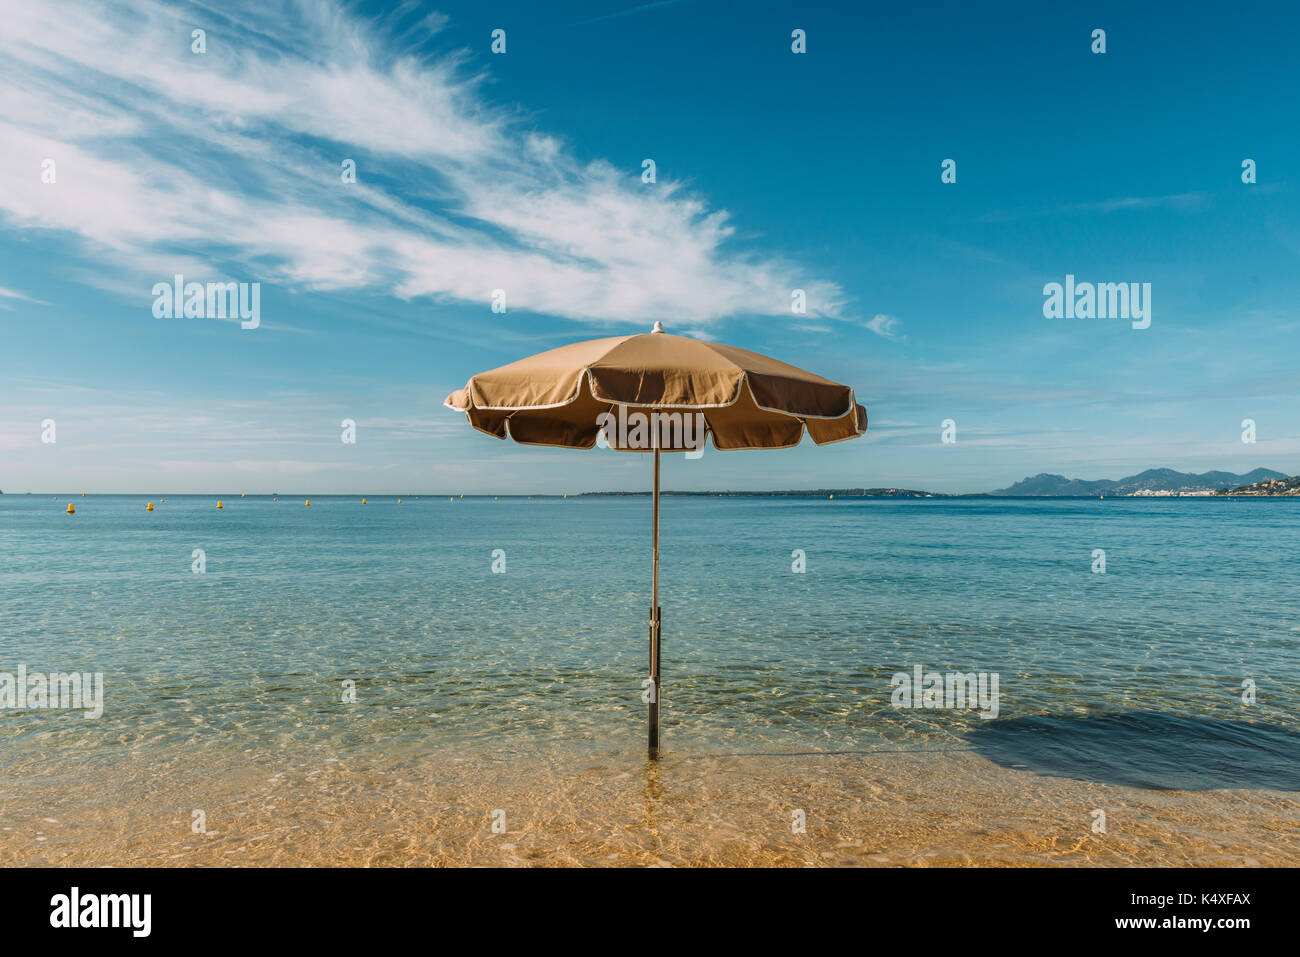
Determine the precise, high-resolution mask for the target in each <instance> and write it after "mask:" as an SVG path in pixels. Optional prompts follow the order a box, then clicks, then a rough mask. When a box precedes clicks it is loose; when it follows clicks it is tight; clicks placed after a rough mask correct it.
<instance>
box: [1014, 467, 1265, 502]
mask: <svg viewBox="0 0 1300 957" xmlns="http://www.w3.org/2000/svg"><path fill="white" fill-rule="evenodd" d="M1282 478H1286V474H1285V473H1283V472H1275V471H1273V470H1272V469H1255V470H1254V471H1251V472H1247V473H1245V474H1244V475H1234V474H1233V473H1232V472H1202V473H1200V474H1199V475H1198V474H1196V473H1194V472H1176V471H1174V470H1173V469H1147V470H1146V471H1145V472H1139V473H1138V474H1137V475H1130V476H1128V477H1127V478H1122V479H1118V480H1111V479H1095V480H1091V481H1090V480H1087V479H1070V478H1066V477H1065V476H1064V475H1050V474H1048V473H1046V472H1042V473H1039V474H1038V475H1031V476H1029V477H1028V478H1026V479H1022V480H1021V481H1019V482H1017V483H1016V484H1014V485H1011V486H1008V487H1007V488H1002V489H998V490H997V491H996V492H992V493H991V494H993V495H1009V496H1026V497H1029V496H1036V495H1066V496H1095V495H1132V494H1133V493H1135V492H1142V491H1150V492H1214V491H1219V490H1220V489H1230V488H1238V487H1241V486H1245V485H1251V484H1254V483H1256V482H1265V481H1268V480H1269V479H1282Z"/></svg>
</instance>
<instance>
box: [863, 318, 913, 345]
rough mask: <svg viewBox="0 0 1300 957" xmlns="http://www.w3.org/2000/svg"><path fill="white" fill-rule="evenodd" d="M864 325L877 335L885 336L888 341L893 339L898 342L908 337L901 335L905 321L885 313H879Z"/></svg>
mask: <svg viewBox="0 0 1300 957" xmlns="http://www.w3.org/2000/svg"><path fill="white" fill-rule="evenodd" d="M863 325H864V326H866V327H867V328H868V329H870V330H871V331H872V332H874V333H875V334H876V335H878V336H883V337H884V338H886V339H893V340H894V341H896V342H898V341H901V340H903V339H905V338H906V336H903V335H900V334H899V330H900V329H901V328H902V325H903V321H902V320H901V319H899V318H898V317H897V316H887V315H885V314H884V313H883V312H882V313H877V314H876V315H874V316H872V317H871V318H870V319H868V320H867V321H866V322H864V323H863Z"/></svg>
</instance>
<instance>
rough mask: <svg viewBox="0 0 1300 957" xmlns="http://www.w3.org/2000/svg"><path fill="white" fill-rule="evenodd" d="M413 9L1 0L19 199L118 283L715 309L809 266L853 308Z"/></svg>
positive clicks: (799, 280)
mask: <svg viewBox="0 0 1300 957" xmlns="http://www.w3.org/2000/svg"><path fill="white" fill-rule="evenodd" d="M412 16H414V14H412V12H411V11H410V10H408V9H403V10H401V11H400V12H399V15H394V16H390V17H389V19H388V20H387V21H386V22H385V23H384V24H380V25H376V24H375V23H372V22H369V21H364V20H361V19H359V18H357V17H355V16H353V15H351V14H349V13H347V12H345V11H344V10H342V9H341V8H339V7H337V6H335V5H333V4H331V3H326V2H318V3H308V2H302V3H286V4H273V5H270V6H267V7H261V6H251V7H249V8H247V9H244V10H241V11H240V12H239V14H238V16H237V18H236V17H235V16H233V15H231V14H230V13H229V12H227V11H222V12H216V11H214V10H211V9H208V8H204V7H200V6H194V7H179V8H178V7H175V6H170V7H169V6H164V5H162V4H159V3H155V2H151V0H125V2H123V3H119V4H116V5H115V6H114V9H113V10H112V11H111V13H110V12H109V11H107V10H106V9H105V8H103V7H102V6H100V5H96V4H89V3H80V2H77V0H70V2H67V3H63V4H60V5H59V7H58V8H57V11H51V10H50V9H49V8H44V7H42V6H40V5H36V4H30V3H27V2H23V0H13V2H10V0H3V2H0V17H2V18H3V21H4V23H5V30H4V32H3V34H0V76H3V78H4V79H3V80H0V176H3V177H4V179H5V181H6V188H5V190H4V191H3V192H0V221H3V222H6V223H7V224H9V225H10V226H17V227H21V228H28V229H31V228H39V229H46V230H52V231H56V232H57V233H59V234H66V235H69V236H72V237H76V238H77V239H78V240H79V241H80V242H81V244H82V248H83V252H84V254H85V255H86V256H87V257H88V258H90V259H92V260H93V261H94V262H95V263H96V264H97V265H98V266H99V267H101V268H99V269H97V270H95V271H94V272H92V273H91V275H92V276H93V277H94V278H95V280H96V282H97V284H99V285H101V286H103V287H104V288H108V289H111V290H113V291H115V292H116V293H119V294H120V293H122V292H123V291H124V289H125V288H128V287H134V286H135V284H136V282H137V279H138V280H139V282H140V284H142V285H141V288H143V289H145V290H147V288H148V285H146V284H145V283H151V282H152V281H154V280H157V279H159V278H165V277H168V276H170V275H171V274H172V273H173V272H177V271H186V270H189V271H191V272H192V271H193V270H195V269H203V271H204V274H203V275H202V276H194V277H193V278H201V279H203V280H215V279H218V278H238V279H247V280H260V281H263V282H278V283H282V284H285V285H287V286H291V287H294V288H303V289H320V290H354V289H369V290H378V291H381V292H386V293H390V294H393V295H395V296H398V297H402V298H407V299H410V298H417V297H429V298H432V299H433V300H435V301H453V300H454V301H463V302H470V303H482V304H483V306H484V309H487V308H488V303H489V300H490V298H491V296H492V293H493V290H496V289H503V290H505V292H506V296H507V307H508V308H509V309H510V310H511V311H534V312H539V313H545V314H551V315H556V316H564V317H569V318H572V319H577V320H582V321H591V322H611V321H613V322H617V321H631V322H636V323H638V324H644V323H645V322H646V321H647V320H649V319H652V318H662V317H668V316H671V317H672V318H673V319H674V320H675V321H679V322H680V321H689V322H693V323H697V324H698V323H709V322H711V321H713V320H717V319H720V318H722V317H725V316H731V315H739V314H747V315H771V316H775V315H783V314H785V313H787V312H788V309H789V297H790V290H791V289H792V288H795V287H799V288H804V289H806V290H807V291H808V299H809V309H810V312H812V313H814V314H817V315H822V316H825V317H829V318H840V312H841V309H842V305H841V304H842V302H843V296H842V294H841V291H840V289H839V287H838V286H837V285H836V284H835V283H833V282H830V281H826V280H824V279H819V278H817V277H816V276H809V275H808V274H807V272H806V271H805V270H803V269H801V268H799V267H797V266H794V265H792V264H790V263H787V262H783V261H781V260H780V259H779V258H776V257H772V256H763V255H758V254H755V253H752V252H748V251H746V250H744V249H741V248H740V247H739V246H738V244H737V242H736V240H735V237H734V235H733V227H732V225H731V223H730V220H729V217H728V214H727V213H726V212H725V211H723V210H718V209H714V208H712V207H711V206H710V205H709V204H708V203H707V201H706V200H705V199H704V198H702V197H701V196H699V195H695V194H692V193H691V192H689V191H688V190H687V189H686V188H685V187H684V186H682V185H681V184H678V183H674V182H671V181H665V180H663V179H661V180H660V182H658V183H656V184H642V183H641V180H640V170H639V168H638V169H635V170H626V169H621V168H615V167H613V166H611V165H609V164H608V163H605V162H601V161H593V162H588V161H583V160H580V159H578V158H577V157H576V156H575V155H574V153H573V152H572V151H571V150H570V149H569V148H568V147H567V146H566V144H565V143H564V142H563V141H562V139H560V138H559V137H557V136H555V135H550V134H547V133H545V132H539V131H537V130H536V129H534V128H531V127H528V126H526V125H525V122H524V121H523V120H522V119H520V118H519V117H518V115H517V114H516V113H515V112H512V111H510V110H508V109H506V108H505V107H503V106H498V105H495V104H492V103H490V102H489V101H488V100H487V98H486V97H485V95H484V94H483V90H482V83H481V76H479V75H476V74H475V73H473V72H472V71H471V68H470V66H469V65H468V64H469V61H470V58H469V56H468V55H467V54H466V53H464V51H460V52H456V51H448V52H441V53H430V52H429V43H430V41H429V38H430V36H431V35H432V36H433V38H434V40H437V36H436V34H437V32H438V31H439V30H440V29H441V28H442V27H443V25H444V23H445V19H444V18H441V17H438V16H433V17H428V16H421V17H418V18H417V19H416V20H415V22H414V23H406V22H405V21H406V20H409V19H411V18H412ZM52 19H53V20H56V21H57V25H55V24H52ZM236 19H237V20H238V22H237V23H236V22H235V21H236ZM196 28H202V29H205V30H206V31H207V34H206V44H207V51H206V52H205V53H195V52H192V50H191V30H193V29H196ZM417 43H420V44H423V45H422V46H417V45H416V44H417ZM344 159H354V160H355V161H356V163H357V180H358V181H357V182H356V183H354V184H345V183H343V182H342V180H341V177H340V172H341V165H340V164H341V163H342V161H343V160H344ZM45 160H52V161H53V162H54V179H55V181H54V182H53V183H49V182H44V181H43V180H42V171H43V167H42V164H43V162H44V161H45Z"/></svg>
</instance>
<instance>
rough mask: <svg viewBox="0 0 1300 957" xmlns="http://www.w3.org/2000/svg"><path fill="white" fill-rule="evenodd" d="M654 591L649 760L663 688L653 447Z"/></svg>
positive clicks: (655, 748) (654, 755)
mask: <svg viewBox="0 0 1300 957" xmlns="http://www.w3.org/2000/svg"><path fill="white" fill-rule="evenodd" d="M652 508H653V516H654V518H653V521H654V550H653V554H654V591H653V597H652V598H651V603H650V760H651V761H657V760H658V759H659V699H660V697H662V693H663V689H662V688H661V687H660V678H659V624H660V617H659V611H660V609H659V450H658V449H657V448H656V449H655V490H654V504H653V507H652Z"/></svg>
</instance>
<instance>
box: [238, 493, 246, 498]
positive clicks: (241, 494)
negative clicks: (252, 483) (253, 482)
mask: <svg viewBox="0 0 1300 957" xmlns="http://www.w3.org/2000/svg"><path fill="white" fill-rule="evenodd" d="M239 497H240V498H248V493H247V492H240V493H239Z"/></svg>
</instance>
